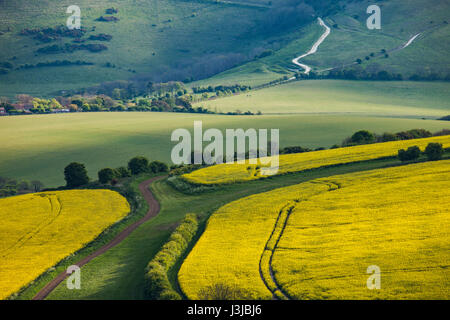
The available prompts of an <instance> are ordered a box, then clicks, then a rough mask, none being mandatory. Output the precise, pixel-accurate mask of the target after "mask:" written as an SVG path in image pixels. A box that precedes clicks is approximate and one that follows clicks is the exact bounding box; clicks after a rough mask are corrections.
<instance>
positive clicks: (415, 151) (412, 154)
mask: <svg viewBox="0 0 450 320" xmlns="http://www.w3.org/2000/svg"><path fill="white" fill-rule="evenodd" d="M419 156H420V149H419V147H418V146H412V147H409V148H408V149H407V150H404V149H400V150H398V158H399V159H400V161H402V162H404V161H412V160H416V159H417V158H419Z"/></svg>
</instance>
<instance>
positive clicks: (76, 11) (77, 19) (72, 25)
mask: <svg viewBox="0 0 450 320" xmlns="http://www.w3.org/2000/svg"><path fill="white" fill-rule="evenodd" d="M66 13H69V14H71V16H70V17H69V18H67V23H66V25H67V28H68V29H69V30H74V29H80V28H81V9H80V7H79V6H76V5H72V6H69V7H68V8H67V11H66Z"/></svg>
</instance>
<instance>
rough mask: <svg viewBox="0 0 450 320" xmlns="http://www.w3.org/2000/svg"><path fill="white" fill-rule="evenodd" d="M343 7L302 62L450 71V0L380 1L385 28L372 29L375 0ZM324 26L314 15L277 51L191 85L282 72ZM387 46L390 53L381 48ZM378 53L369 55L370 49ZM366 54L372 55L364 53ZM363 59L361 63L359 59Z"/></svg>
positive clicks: (263, 78)
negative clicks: (369, 22)
mask: <svg viewBox="0 0 450 320" xmlns="http://www.w3.org/2000/svg"><path fill="white" fill-rule="evenodd" d="M340 4H341V7H340V10H339V12H337V13H334V14H331V15H326V16H325V19H324V20H325V22H326V23H327V25H328V26H330V27H331V33H330V35H329V36H328V37H327V38H326V40H325V41H324V42H323V44H321V46H320V47H319V50H318V51H317V53H316V54H313V55H311V56H308V57H305V58H304V59H302V62H303V63H305V64H307V65H310V66H312V67H313V71H323V70H328V69H330V68H336V67H342V66H345V67H346V68H349V67H351V68H353V69H356V70H365V71H367V72H369V73H375V72H378V71H381V70H387V71H389V72H390V73H395V74H397V73H400V74H402V75H403V76H404V78H407V77H410V76H411V75H414V74H418V75H421V76H424V75H430V74H433V73H435V74H437V75H441V76H446V75H448V74H449V73H450V58H449V55H448V54H447V52H448V51H449V50H450V44H449V42H448V41H447V40H446V39H447V38H448V36H449V34H450V27H449V25H448V12H449V10H450V3H449V2H448V1H439V2H436V3H433V5H432V6H430V5H429V2H427V1H426V0H412V1H407V2H406V1H401V0H387V1H378V2H377V3H376V4H377V5H379V6H380V8H381V30H369V29H368V28H367V26H366V20H367V18H368V17H369V15H368V14H367V13H366V9H367V7H368V6H369V5H372V4H374V3H373V1H365V0H362V1H340ZM322 32H323V29H322V28H321V27H320V26H319V25H318V23H317V22H316V21H314V22H312V23H311V24H309V25H308V26H306V27H304V28H302V29H299V30H297V31H295V32H293V33H292V34H295V36H296V40H294V41H292V42H291V43H289V44H288V45H286V46H284V47H283V48H281V49H280V50H277V51H274V52H273V54H272V55H270V56H268V57H264V58H262V59H257V60H255V61H252V62H249V63H245V64H243V65H240V66H238V67H235V68H232V69H230V70H227V71H225V72H222V73H220V74H218V75H216V76H214V77H212V78H209V79H206V80H202V81H198V82H195V83H194V84H193V85H204V84H206V83H208V84H232V83H237V82H238V83H242V84H250V85H260V84H263V83H267V82H269V81H271V80H274V79H277V78H280V77H283V76H284V75H286V72H288V73H289V71H290V70H292V69H293V67H295V66H294V65H293V64H292V63H291V60H292V59H293V58H295V57H297V56H298V55H300V54H302V53H305V52H307V51H308V50H309V49H310V48H311V46H312V45H313V43H314V42H315V41H316V40H317V39H318V37H319V35H320V34H321V33H322ZM418 33H421V34H420V36H419V37H418V38H417V39H416V40H415V41H414V42H413V43H412V44H411V45H410V46H408V47H407V48H405V49H403V50H395V49H398V47H401V46H402V45H404V44H405V43H406V42H407V41H408V40H409V39H411V38H412V37H413V36H414V35H416V34H418ZM383 49H384V50H386V51H387V53H388V58H385V56H384V54H381V50H383ZM372 53H373V54H374V57H371V54H372ZM366 57H368V58H369V60H366V59H365V58H366ZM356 59H361V60H362V61H363V63H362V64H361V65H355V64H354V62H355V60H356Z"/></svg>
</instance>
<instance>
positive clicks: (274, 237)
mask: <svg viewBox="0 0 450 320" xmlns="http://www.w3.org/2000/svg"><path fill="white" fill-rule="evenodd" d="M318 183H319V184H323V183H325V184H326V185H328V192H331V191H334V190H338V189H340V188H341V186H340V185H339V184H337V183H335V182H332V181H321V182H318ZM299 202H301V200H300V199H296V200H292V202H290V203H288V204H287V205H286V206H285V207H284V208H283V209H282V210H281V211H280V214H279V215H278V218H277V221H276V223H275V226H274V229H273V231H272V234H271V235H270V238H269V240H268V241H267V243H266V247H265V249H264V251H263V253H262V255H261V259H260V261H259V273H260V276H261V279H262V281H263V282H264V284H265V285H266V287H267V289H269V291H270V292H272V294H273V298H274V299H275V300H280V299H281V300H291V297H290V296H289V294H288V293H287V292H286V291H285V290H283V288H282V286H280V285H279V283H278V281H277V279H276V277H275V274H274V272H273V268H272V261H273V256H274V254H275V251H276V249H277V248H278V244H279V243H280V240H281V238H282V237H283V233H284V231H285V230H286V226H287V223H288V220H289V217H290V216H291V213H292V212H293V210H294V209H295V207H296V206H297V204H298V203H299ZM265 254H269V259H268V261H266V262H265V263H264V262H263V260H264V255H265ZM264 269H265V270H266V271H268V272H269V279H268V277H267V274H265V272H263V270H264ZM266 273H267V272H266Z"/></svg>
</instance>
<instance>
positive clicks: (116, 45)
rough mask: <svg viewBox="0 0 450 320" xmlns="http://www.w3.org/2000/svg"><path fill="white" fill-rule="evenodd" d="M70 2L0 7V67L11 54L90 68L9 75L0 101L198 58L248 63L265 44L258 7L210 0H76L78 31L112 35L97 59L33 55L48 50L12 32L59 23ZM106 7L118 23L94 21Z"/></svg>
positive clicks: (161, 69) (21, 60)
mask: <svg viewBox="0 0 450 320" xmlns="http://www.w3.org/2000/svg"><path fill="white" fill-rule="evenodd" d="M72 4H73V2H71V1H69V0H62V1H54V0H46V1H38V2H30V1H25V0H18V1H14V2H12V3H11V2H9V3H5V2H2V3H0V21H1V22H0V31H6V30H7V29H8V28H10V29H11V31H10V32H5V33H4V34H3V35H1V36H0V47H1V48H2V50H0V61H8V60H9V59H11V58H12V57H13V56H16V57H17V60H13V61H11V62H12V63H13V64H14V65H15V66H16V67H17V66H19V65H22V64H25V63H28V64H35V63H37V62H43V61H53V60H57V59H59V60H63V59H68V60H71V61H75V60H84V61H91V62H95V63H96V65H94V66H82V67H76V66H68V67H45V68H39V69H31V70H20V71H14V72H11V73H10V74H8V75H2V76H1V77H0V83H1V86H0V95H13V94H15V93H30V94H36V95H47V94H49V93H51V92H53V91H56V90H67V89H74V88H80V87H86V86H89V85H92V84H95V83H99V82H103V81H111V80H117V79H127V78H129V77H131V76H133V75H134V74H133V73H131V72H130V71H129V69H132V70H136V71H137V72H138V73H148V72H157V73H163V72H164V71H166V70H167V69H168V68H171V67H175V66H179V67H186V66H187V65H191V64H193V63H198V62H199V61H201V57H202V56H206V55H210V56H211V55H215V54H225V55H227V54H230V53H237V54H244V56H245V57H246V56H247V54H248V52H250V51H251V50H252V49H253V48H254V47H257V46H263V47H264V46H265V45H267V42H266V41H267V39H266V38H265V37H264V35H262V34H255V33H253V32H252V31H251V29H252V26H253V25H254V24H255V23H256V21H257V20H258V19H259V20H261V19H262V14H263V13H264V12H265V9H261V8H255V7H240V6H230V5H223V4H215V3H213V2H208V1H206V2H202V1H179V0H168V1H157V0H150V1H148V0H146V1H144V0H138V1H125V0H113V1H106V0H99V1H95V2H92V1H88V0H80V1H78V2H77V5H78V6H79V7H80V8H81V14H82V26H83V27H85V28H87V30H88V31H89V32H88V34H87V36H85V38H87V37H89V35H92V34H98V33H107V34H111V35H112V36H113V39H112V40H111V41H110V42H108V43H106V45H107V46H108V47H109V49H108V50H107V51H104V52H102V53H89V52H87V51H77V52H75V53H70V54H52V55H38V56H35V54H34V51H35V50H36V49H37V48H40V47H43V46H44V45H47V44H42V43H38V42H37V41H36V40H33V39H32V38H31V37H24V36H20V35H18V33H19V32H20V31H21V30H22V29H23V28H32V27H51V26H56V25H61V24H65V23H66V20H67V18H68V17H69V15H68V14H66V13H65V11H66V9H67V7H68V6H69V5H72ZM110 7H116V8H118V9H119V13H118V14H117V15H116V16H117V17H119V18H120V19H121V20H120V21H118V22H116V23H111V22H109V23H106V22H98V21H94V20H95V19H96V18H98V17H99V16H101V15H104V14H105V9H106V8H110ZM193 15H195V16H193ZM169 19H170V20H171V21H170V22H168V20H169ZM230 21H232V23H230ZM153 24H154V25H156V26H152V25H153ZM93 26H96V31H90V30H91V28H92V27H93ZM205 39H207V40H206V41H205ZM70 40H71V39H70V38H64V39H63V40H62V43H69V42H70ZM236 40H239V46H236ZM91 42H92V41H91ZM55 43H58V42H55ZM50 44H52V43H50ZM153 53H154V55H153ZM105 62H111V63H113V64H115V65H116V66H117V68H115V69H112V68H104V67H103V66H102V65H103V64H104V63H105Z"/></svg>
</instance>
